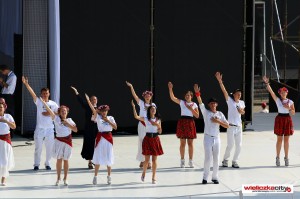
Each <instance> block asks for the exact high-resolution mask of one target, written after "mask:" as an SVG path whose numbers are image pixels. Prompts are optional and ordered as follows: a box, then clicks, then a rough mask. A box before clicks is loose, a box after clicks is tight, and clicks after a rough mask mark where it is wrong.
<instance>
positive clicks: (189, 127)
mask: <svg viewBox="0 0 300 199" xmlns="http://www.w3.org/2000/svg"><path fill="white" fill-rule="evenodd" d="M168 87H169V94H170V97H171V100H172V101H173V102H175V103H176V104H179V105H180V108H181V118H180V119H179V120H178V123H177V130H176V136H177V137H178V138H179V139H180V148H179V149H180V156H181V160H180V167H181V168H183V167H185V160H184V154H185V145H186V141H187V143H188V147H189V166H190V167H191V168H193V167H194V163H193V153H194V146H193V140H194V139H195V138H197V135H196V126H195V122H194V119H193V116H195V117H196V118H199V111H198V106H197V104H196V103H194V102H192V98H193V92H192V91H187V92H186V94H185V96H184V98H185V101H184V100H180V99H178V98H177V97H175V96H174V93H173V84H172V83H171V82H169V83H168Z"/></svg>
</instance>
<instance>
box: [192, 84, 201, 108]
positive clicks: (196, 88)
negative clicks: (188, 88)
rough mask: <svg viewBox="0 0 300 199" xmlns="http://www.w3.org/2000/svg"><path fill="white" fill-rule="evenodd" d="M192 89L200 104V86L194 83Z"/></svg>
mask: <svg viewBox="0 0 300 199" xmlns="http://www.w3.org/2000/svg"><path fill="white" fill-rule="evenodd" d="M194 91H195V95H196V98H197V101H198V103H199V104H202V103H203V102H202V98H201V94H200V87H199V86H198V84H194Z"/></svg>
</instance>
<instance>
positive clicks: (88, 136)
mask: <svg viewBox="0 0 300 199" xmlns="http://www.w3.org/2000/svg"><path fill="white" fill-rule="evenodd" d="M71 89H73V91H74V92H75V95H76V98H77V100H78V102H79V103H80V105H81V106H82V107H83V108H84V110H85V125H84V133H83V145H82V150H81V157H82V158H84V159H86V160H88V168H89V169H93V168H94V167H93V163H92V159H93V155H94V148H95V146H94V145H95V138H96V135H97V133H98V128H97V124H96V123H95V122H94V121H92V120H91V115H92V114H93V113H92V111H91V109H90V106H89V105H88V103H87V102H86V100H85V99H84V98H82V97H81V96H80V94H79V93H78V91H77V89H76V88H75V87H72V86H71ZM90 102H91V104H92V105H93V107H94V109H97V104H98V99H97V97H96V96H91V97H90Z"/></svg>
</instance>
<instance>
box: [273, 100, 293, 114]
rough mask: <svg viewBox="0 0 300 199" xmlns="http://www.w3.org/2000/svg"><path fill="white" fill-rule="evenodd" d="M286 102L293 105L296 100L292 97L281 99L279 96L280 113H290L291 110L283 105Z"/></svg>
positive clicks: (278, 107) (278, 106)
mask: <svg viewBox="0 0 300 199" xmlns="http://www.w3.org/2000/svg"><path fill="white" fill-rule="evenodd" d="M284 104H289V106H291V105H293V104H294V102H293V101H292V100H290V99H285V100H281V99H280V98H279V97H277V100H276V105H277V109H278V113H289V110H288V109H286V108H284V107H283V105H284Z"/></svg>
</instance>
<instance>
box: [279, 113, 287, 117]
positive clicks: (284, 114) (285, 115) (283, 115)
mask: <svg viewBox="0 0 300 199" xmlns="http://www.w3.org/2000/svg"><path fill="white" fill-rule="evenodd" d="M278 116H282V117H288V116H290V114H289V113H278Z"/></svg>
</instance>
